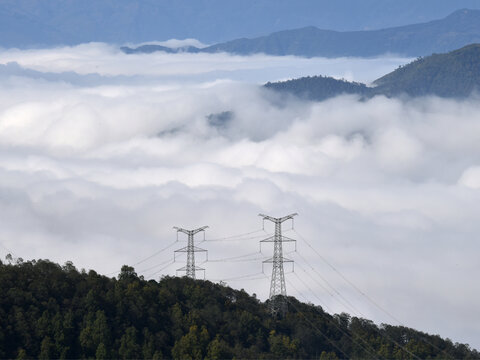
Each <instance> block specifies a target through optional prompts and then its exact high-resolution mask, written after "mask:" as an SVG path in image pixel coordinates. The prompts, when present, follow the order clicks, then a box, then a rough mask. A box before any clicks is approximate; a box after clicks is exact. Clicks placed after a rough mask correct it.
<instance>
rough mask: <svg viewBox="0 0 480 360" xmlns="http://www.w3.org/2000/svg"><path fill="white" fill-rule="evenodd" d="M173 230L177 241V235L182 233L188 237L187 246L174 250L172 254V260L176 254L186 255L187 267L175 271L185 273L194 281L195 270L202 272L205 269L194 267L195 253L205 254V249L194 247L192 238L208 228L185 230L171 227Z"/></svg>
mask: <svg viewBox="0 0 480 360" xmlns="http://www.w3.org/2000/svg"><path fill="white" fill-rule="evenodd" d="M173 228H174V229H175V230H177V240H178V233H179V232H182V233H184V234H187V235H188V244H187V246H185V247H184V248H181V249H178V250H175V252H174V259H175V255H176V253H177V252H186V253H187V265H185V266H183V267H181V268H180V269H177V271H185V272H186V275H187V276H188V277H189V278H192V279H195V270H203V271H205V269H203V268H201V267H198V266H195V253H196V252H200V251H201V252H207V250H205V249H200V248H199V247H196V246H195V245H194V243H193V236H194V235H195V234H197V233H199V232H200V231H205V229H206V228H208V226H203V227H201V228H198V229H195V230H185V229H182V228H179V227H176V226H174V227H173ZM207 258H208V253H207Z"/></svg>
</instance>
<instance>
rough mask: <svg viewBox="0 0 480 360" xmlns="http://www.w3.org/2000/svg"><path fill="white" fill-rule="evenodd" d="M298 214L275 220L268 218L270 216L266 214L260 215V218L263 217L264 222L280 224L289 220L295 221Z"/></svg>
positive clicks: (271, 217)
mask: <svg viewBox="0 0 480 360" xmlns="http://www.w3.org/2000/svg"><path fill="white" fill-rule="evenodd" d="M297 215H298V213H293V214H290V215H287V216H283V217H281V218H274V217H273V216H268V215H265V214H258V216H261V217H263V220H269V221H271V222H275V223H276V222H279V223H282V222H284V221H286V220H289V219H293V217H294V216H297Z"/></svg>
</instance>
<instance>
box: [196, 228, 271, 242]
mask: <svg viewBox="0 0 480 360" xmlns="http://www.w3.org/2000/svg"><path fill="white" fill-rule="evenodd" d="M261 231H264V230H263V229H259V230H255V231H250V232H247V233H243V234H238V235H230V236H225V237H220V238H213V239H205V241H228V240H231V241H240V240H248V239H256V238H258V237H262V236H263V234H262V235H258V236H253V237H249V238H247V239H237V238H243V237H245V236H248V235H252V234H255V233H258V232H261Z"/></svg>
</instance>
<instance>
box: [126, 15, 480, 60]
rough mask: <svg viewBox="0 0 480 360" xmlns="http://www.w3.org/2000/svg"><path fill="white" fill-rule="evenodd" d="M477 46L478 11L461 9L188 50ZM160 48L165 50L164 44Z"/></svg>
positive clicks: (376, 51) (301, 52)
mask: <svg viewBox="0 0 480 360" xmlns="http://www.w3.org/2000/svg"><path fill="white" fill-rule="evenodd" d="M475 42H480V10H469V9H462V10H457V11H455V12H453V13H452V14H450V15H449V16H447V17H445V18H443V19H438V20H433V21H430V22H426V23H419V24H413V25H405V26H399V27H393V28H386V29H380V30H369V31H350V32H339V31H333V30H324V29H319V28H317V27H315V26H306V27H302V28H299V29H292V30H283V31H278V32H274V33H271V34H270V35H265V36H260V37H256V38H240V39H234V40H231V41H227V42H223V43H218V44H214V45H210V46H207V47H205V48H201V49H199V48H191V49H190V50H191V51H192V52H206V53H216V52H226V53H232V54H236V55H252V54H256V53H263V54H267V55H274V56H284V55H295V56H304V57H329V58H335V57H349V56H352V57H374V56H380V55H385V54H396V55H401V56H408V57H417V56H425V55H430V54H432V53H436V52H446V51H451V50H454V49H457V48H460V47H462V46H465V45H467V44H471V43H475ZM154 49H155V45H151V47H150V48H149V52H152V51H153V50H154ZM122 50H123V51H125V52H127V53H142V52H143V51H142V48H136V49H135V48H129V47H122ZM158 50H159V51H165V49H163V48H162V47H160V46H159V47H158ZM188 51H189V50H188V49H187V52H188ZM172 52H175V50H172Z"/></svg>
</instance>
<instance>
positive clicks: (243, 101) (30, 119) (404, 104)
mask: <svg viewBox="0 0 480 360" xmlns="http://www.w3.org/2000/svg"><path fill="white" fill-rule="evenodd" d="M408 61H409V59H399V58H392V57H388V58H376V59H347V58H345V59H320V58H313V59H302V58H295V57H271V56H264V55H258V56H251V57H240V56H231V55H226V54H164V53H155V54H150V55H125V54H123V53H122V52H120V51H119V50H118V49H116V48H114V47H111V46H109V45H105V44H87V45H80V46H76V47H65V48H57V49H36V50H15V49H11V50H1V51H0V255H1V258H2V259H3V258H4V256H5V255H6V254H7V253H12V254H13V255H14V257H22V258H24V259H26V260H28V259H38V258H44V259H45V258H46V259H50V260H52V261H55V262H59V263H61V264H63V263H64V262H66V261H68V260H71V261H73V262H74V264H75V265H76V266H77V267H78V268H85V269H87V270H88V269H95V270H96V271H97V272H99V273H102V274H108V275H109V276H115V275H116V274H117V271H118V270H119V269H120V267H121V266H122V265H123V264H130V265H135V269H136V270H137V272H138V273H139V274H140V275H143V276H145V277H146V278H155V279H158V278H159V277H160V276H162V275H175V273H176V272H175V270H176V269H177V268H180V267H182V266H183V265H184V259H185V258H184V257H183V258H182V256H181V255H180V256H178V257H177V262H175V263H172V260H173V250H175V249H179V248H181V247H183V246H185V245H186V241H185V237H183V236H179V241H178V242H177V243H174V242H175V240H176V233H175V231H174V230H173V229H172V227H173V226H180V227H184V228H187V229H190V228H195V227H200V226H204V225H209V226H210V228H209V229H207V231H206V234H205V237H206V239H207V241H204V242H201V243H200V241H202V240H203V235H202V234H198V235H197V236H198V238H197V239H198V242H199V244H198V246H199V247H202V248H204V249H207V250H208V251H209V254H208V257H209V259H210V261H209V262H204V260H205V255H204V254H201V253H198V254H197V264H199V266H201V267H204V268H205V269H206V272H205V276H206V278H207V279H212V280H215V281H220V280H225V281H226V282H227V284H229V285H230V286H233V287H236V288H244V289H245V290H247V291H248V292H250V293H256V294H257V295H258V297H259V298H261V299H266V298H267V297H268V294H269V279H268V276H269V271H271V267H268V265H265V266H264V271H265V273H266V276H264V275H263V274H262V265H261V260H264V259H267V258H268V257H269V256H271V251H272V247H271V246H269V244H263V245H262V253H260V252H259V240H261V239H262V238H265V237H268V236H269V235H271V233H272V231H273V227H272V226H271V224H269V223H268V222H267V223H265V229H264V230H262V221H261V218H259V217H258V216H257V215H258V214H259V213H266V214H268V215H271V216H276V217H280V216H283V215H287V214H290V213H293V212H298V213H299V216H298V217H296V219H295V230H292V229H291V223H290V222H286V223H284V230H285V235H286V236H289V237H291V238H293V239H297V240H298V241H297V250H298V251H297V252H293V250H294V246H293V244H291V243H286V244H285V245H284V250H285V252H286V253H287V255H286V256H287V257H289V258H291V259H293V260H295V262H296V263H295V272H294V273H291V271H292V266H291V264H286V265H285V271H286V272H287V274H286V278H287V292H288V294H290V295H293V296H296V297H298V298H299V299H300V300H306V301H311V302H312V303H315V304H318V305H321V306H322V307H324V308H325V309H326V310H328V311H330V312H341V311H346V312H349V313H352V314H353V315H357V316H365V317H367V318H371V319H373V320H375V321H376V322H378V323H380V322H386V323H391V324H393V325H397V324H398V322H397V320H399V321H400V322H401V323H403V324H405V325H407V326H411V327H415V328H417V329H420V330H423V331H428V332H433V333H438V334H440V335H442V336H444V337H450V338H452V339H453V340H454V341H459V342H468V343H470V344H471V345H473V346H476V347H477V348H478V347H480V343H479V342H478V337H477V336H475V334H478V333H479V332H480V308H479V307H478V303H477V301H478V300H477V299H478V297H479V296H480V286H479V285H478V281H476V275H477V274H478V273H479V271H480V262H479V261H478V254H479V250H480V245H479V242H478V236H479V234H480V221H479V215H478V214H480V145H479V144H480V117H479V114H480V100H479V99H478V98H476V97H472V98H471V99H468V100H462V101H455V100H448V99H440V98H434V97H431V98H421V99H388V98H385V97H380V96H379V97H375V98H373V99H371V100H368V101H360V100H359V99H357V98H356V97H355V96H341V97H337V98H334V99H330V100H328V101H324V102H320V103H314V102H304V101H300V100H298V99H294V98H285V97H281V96H278V95H276V94H274V93H272V92H270V91H268V90H266V89H264V88H262V87H261V86H259V85H261V84H262V83H264V82H267V81H275V80H279V79H288V78H294V77H298V76H306V75H316V74H318V75H331V76H335V77H337V78H346V79H349V80H354V81H362V82H371V81H373V80H375V79H376V78H378V77H380V76H381V75H383V74H385V73H387V72H389V71H391V70H393V69H395V68H396V67H397V66H398V65H401V64H405V63H406V62H408ZM238 234H245V235H243V236H241V237H235V235H238ZM180 235H181V234H180ZM231 236H233V237H231ZM225 237H227V239H225ZM215 239H216V240H217V241H214V240H215ZM309 245H311V246H313V247H314V248H315V250H316V251H317V252H318V253H316V252H315V251H313V250H312V248H310V246H309ZM165 248H166V249H165ZM161 249H165V250H164V251H162V252H160V253H158V254H157V255H155V256H153V257H151V258H149V257H150V256H151V255H152V254H155V253H156V252H158V251H159V250H161ZM319 254H320V255H321V256H322V257H320V256H319ZM244 255H245V256H244ZM230 258H231V261H228V259H230ZM144 259H146V260H144ZM143 260H144V261H143ZM339 272H340V273H341V274H342V275H343V276H344V277H345V278H346V279H347V280H348V281H350V282H351V283H352V284H354V285H355V286H356V287H358V289H359V290H362V291H363V292H364V293H365V294H366V296H368V297H369V298H371V299H372V300H374V301H375V302H376V304H377V305H379V306H380V307H381V308H382V309H384V310H386V311H387V312H388V314H387V313H385V312H384V311H382V310H380V309H379V307H377V306H376V305H374V304H373V303H372V302H371V301H369V300H368V299H367V298H366V297H365V296H363V295H362V294H360V292H359V291H357V290H356V289H355V288H354V287H352V286H351V285H350V284H349V283H348V282H347V281H345V280H344V279H343V278H342V277H341V276H340V275H339ZM202 276H203V273H199V277H202ZM339 294H341V295H339ZM393 317H394V318H395V319H397V320H395V319H393Z"/></svg>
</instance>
